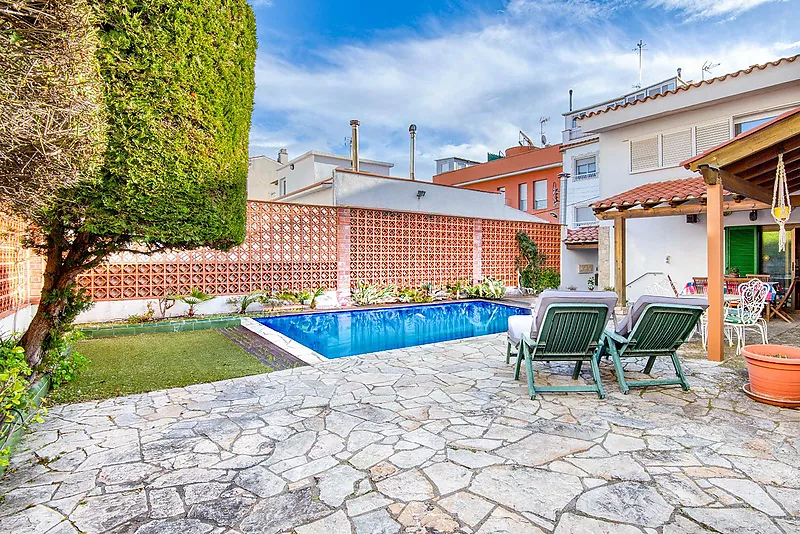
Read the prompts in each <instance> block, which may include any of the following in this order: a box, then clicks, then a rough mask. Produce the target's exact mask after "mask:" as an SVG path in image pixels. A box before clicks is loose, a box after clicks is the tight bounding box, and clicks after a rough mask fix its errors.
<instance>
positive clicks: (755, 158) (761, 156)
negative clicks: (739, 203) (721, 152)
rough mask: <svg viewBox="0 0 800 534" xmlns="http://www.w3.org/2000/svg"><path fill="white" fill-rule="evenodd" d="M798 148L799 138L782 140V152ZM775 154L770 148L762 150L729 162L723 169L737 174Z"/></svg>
mask: <svg viewBox="0 0 800 534" xmlns="http://www.w3.org/2000/svg"><path fill="white" fill-rule="evenodd" d="M798 149H800V139H787V140H786V141H784V142H783V151H784V154H786V153H792V152H794V151H795V150H798ZM776 155H777V154H776V153H775V152H774V151H771V150H766V151H762V152H759V153H757V154H752V155H750V156H747V157H745V158H742V159H740V160H739V161H736V162H735V163H731V164H730V165H727V166H726V167H725V169H726V170H727V171H729V172H732V173H734V174H738V173H739V172H741V171H743V170H747V169H751V168H753V167H756V166H758V165H762V164H764V163H767V162H770V161H772V160H774V159H775V157H776ZM773 168H774V166H773Z"/></svg>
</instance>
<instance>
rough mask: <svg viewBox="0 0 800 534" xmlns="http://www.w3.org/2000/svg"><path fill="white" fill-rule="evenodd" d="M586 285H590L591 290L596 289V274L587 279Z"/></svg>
mask: <svg viewBox="0 0 800 534" xmlns="http://www.w3.org/2000/svg"><path fill="white" fill-rule="evenodd" d="M586 285H587V286H588V287H589V291H594V276H592V277H591V278H589V279H588V280H586Z"/></svg>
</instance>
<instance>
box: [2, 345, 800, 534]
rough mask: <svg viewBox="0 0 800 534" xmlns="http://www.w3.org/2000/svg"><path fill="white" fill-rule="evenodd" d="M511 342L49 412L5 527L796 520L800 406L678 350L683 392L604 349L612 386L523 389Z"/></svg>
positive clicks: (10, 480) (17, 471)
mask: <svg viewBox="0 0 800 534" xmlns="http://www.w3.org/2000/svg"><path fill="white" fill-rule="evenodd" d="M504 351H505V344H504V339H503V336H499V335H498V336H486V337H482V338H474V339H471V340H464V341H454V342H446V343H439V344H436V345H427V346H423V347H414V348H409V349H404V350H395V351H388V352H383V353H379V354H372V355H365V356H354V357H349V358H342V359H339V360H334V361H331V362H327V363H324V364H320V365H317V366H314V367H304V368H298V369H289V370H285V371H281V372H276V373H272V374H269V375H260V376H253V377H246V378H239V379H234V380H228V381H223V382H216V383H213V384H206V385H197V386H190V387H186V388H181V389H173V390H168V391H159V392H154V393H150V394H143V395H134V396H129V397H122V398H118V399H113V400H108V401H103V402H96V403H83V404H75V405H67V406H58V407H55V408H53V409H51V410H50V413H49V414H48V415H47V420H46V422H45V423H43V424H40V425H36V426H35V427H34V428H33V430H32V432H31V433H29V434H28V435H27V437H26V438H25V439H24V441H23V443H22V446H21V450H20V451H19V452H18V453H17V454H16V455H15V456H14V458H13V459H12V468H13V469H12V470H11V472H9V473H8V474H7V475H6V477H5V478H4V479H2V481H0V494H4V498H3V501H2V504H0V530H2V532H14V533H27V532H31V533H39V532H41V533H44V532H49V533H69V532H78V531H83V532H88V533H95V532H115V533H128V532H137V533H141V534H147V533H180V534H194V533H208V532H215V533H216V532H220V533H221V532H241V533H279V532H296V533H297V534H339V533H355V534H392V533H398V532H414V533H449V532H461V533H478V534H490V533H498V534H499V533H508V534H511V533H513V534H529V533H538V532H556V533H559V534H561V533H577V532H593V533H598V532H621V533H634V532H638V533H642V532H648V533H656V532H661V533H664V534H675V533H681V532H685V533H689V532H692V533H694V532H708V531H714V532H717V531H719V532H759V533H779V532H799V531H800V468H798V467H797V466H800V437H798V436H800V412H797V411H791V410H782V409H778V408H773V407H769V406H763V405H759V404H756V403H754V402H752V401H750V400H749V399H747V398H746V397H745V396H744V394H743V393H742V392H741V389H740V388H741V385H742V383H743V382H744V377H743V376H742V370H741V368H739V367H737V366H735V365H734V366H731V365H722V366H720V365H715V364H712V363H710V362H708V361H705V360H704V359H702V358H696V359H692V358H685V359H684V361H685V362H686V368H687V371H688V375H689V379H690V381H691V383H692V386H693V389H692V391H691V392H688V393H684V392H682V391H681V390H680V389H675V388H669V389H667V388H661V389H651V390H648V391H644V392H642V391H636V392H634V393H632V394H631V395H628V396H624V395H621V394H620V393H619V390H618V389H617V387H616V382H615V381H614V376H613V374H612V373H611V366H610V364H609V363H607V362H604V363H603V364H602V365H601V369H602V372H603V377H604V381H605V385H606V388H607V390H608V393H609V397H608V399H606V400H604V401H601V400H599V399H597V398H596V397H595V396H593V395H584V394H571V395H549V396H546V397H544V398H539V399H537V400H534V401H531V400H530V399H529V398H528V397H527V391H526V388H525V385H524V382H515V381H514V380H513V377H512V370H511V366H509V365H506V364H505V363H504ZM634 363H635V362H634ZM629 367H631V369H633V364H629ZM537 369H538V370H540V371H541V376H542V377H545V376H547V374H546V372H547V371H546V370H547V369H548V367H546V366H545V365H538V366H537ZM550 369H552V370H556V371H558V372H560V373H562V375H561V376H558V377H556V376H555V375H553V376H550V377H549V378H548V379H547V380H548V381H551V382H555V381H568V380H569V378H568V377H569V369H568V368H567V367H565V366H554V367H552V368H550ZM665 369H666V368H665V367H657V368H656V370H657V371H656V372H659V371H664V370H665ZM586 377H587V375H586V374H584V378H586ZM537 378H539V377H538V376H537Z"/></svg>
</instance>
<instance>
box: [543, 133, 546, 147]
mask: <svg viewBox="0 0 800 534" xmlns="http://www.w3.org/2000/svg"><path fill="white" fill-rule="evenodd" d="M542 146H547V136H546V135H544V134H542Z"/></svg>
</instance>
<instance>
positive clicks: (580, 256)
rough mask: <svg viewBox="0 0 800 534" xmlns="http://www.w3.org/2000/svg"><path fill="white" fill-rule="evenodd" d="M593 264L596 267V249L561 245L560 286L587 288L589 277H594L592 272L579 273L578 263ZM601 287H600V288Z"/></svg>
mask: <svg viewBox="0 0 800 534" xmlns="http://www.w3.org/2000/svg"><path fill="white" fill-rule="evenodd" d="M587 264H592V265H594V269H595V270H596V269H597V249H596V248H585V249H569V248H567V247H565V246H562V247H561V287H563V288H568V287H574V288H576V289H588V287H589V278H592V279H594V272H593V273H591V274H579V272H578V269H579V267H580V265H587ZM601 289H602V288H601Z"/></svg>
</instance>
